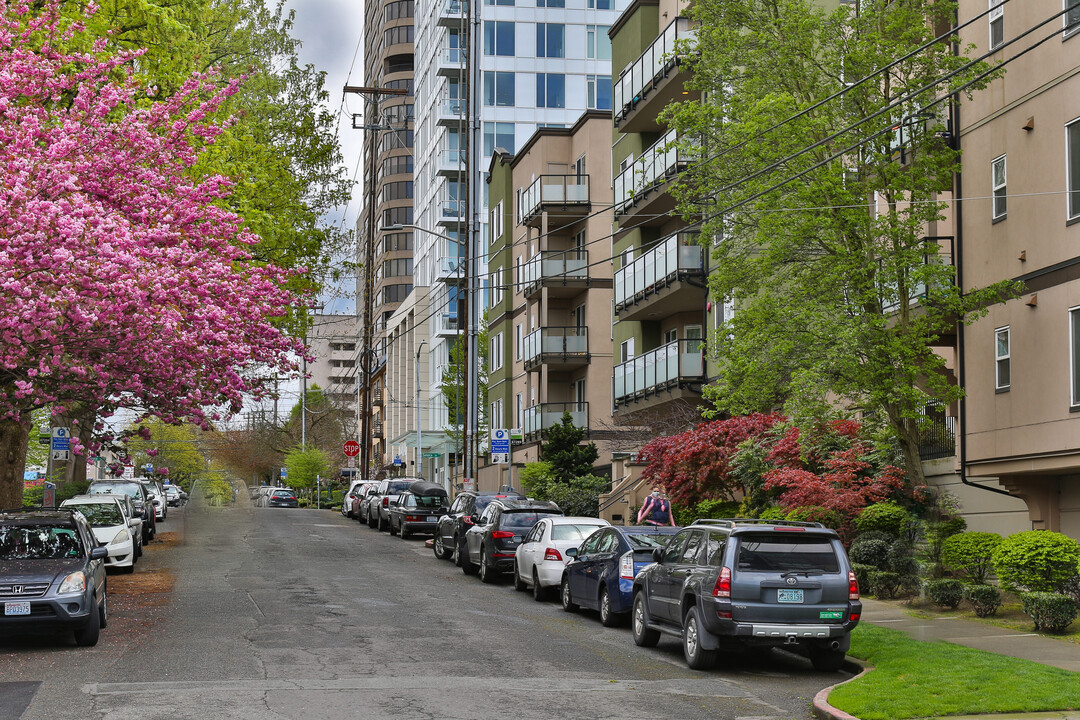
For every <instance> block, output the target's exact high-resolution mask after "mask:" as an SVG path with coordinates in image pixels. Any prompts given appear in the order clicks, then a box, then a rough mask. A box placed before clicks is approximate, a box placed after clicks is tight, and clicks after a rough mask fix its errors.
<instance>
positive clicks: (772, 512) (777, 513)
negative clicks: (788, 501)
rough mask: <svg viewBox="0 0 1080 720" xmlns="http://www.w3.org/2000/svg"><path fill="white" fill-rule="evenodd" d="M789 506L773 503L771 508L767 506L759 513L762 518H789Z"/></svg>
mask: <svg viewBox="0 0 1080 720" xmlns="http://www.w3.org/2000/svg"><path fill="white" fill-rule="evenodd" d="M787 514H788V511H787V508H782V507H780V506H779V505H773V506H772V507H770V508H765V509H764V510H762V511H761V513H760V514H759V515H758V518H760V519H761V520H787Z"/></svg>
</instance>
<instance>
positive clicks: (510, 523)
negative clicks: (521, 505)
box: [499, 510, 560, 528]
mask: <svg viewBox="0 0 1080 720" xmlns="http://www.w3.org/2000/svg"><path fill="white" fill-rule="evenodd" d="M549 517H560V515H558V514H557V513H545V512H536V511H535V510H519V511H514V510H509V511H506V512H504V513H503V516H502V522H500V523H499V524H500V525H501V526H502V527H505V528H531V527H532V526H533V525H535V524H536V523H538V522H540V521H541V520H543V519H544V518H549Z"/></svg>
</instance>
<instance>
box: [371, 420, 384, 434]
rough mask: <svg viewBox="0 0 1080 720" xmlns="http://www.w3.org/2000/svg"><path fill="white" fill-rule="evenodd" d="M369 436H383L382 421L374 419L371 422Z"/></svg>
mask: <svg viewBox="0 0 1080 720" xmlns="http://www.w3.org/2000/svg"><path fill="white" fill-rule="evenodd" d="M371 436H372V437H377V438H381V437H382V436H383V421H382V420H376V421H374V422H373V423H371Z"/></svg>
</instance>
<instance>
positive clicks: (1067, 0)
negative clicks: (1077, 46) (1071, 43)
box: [1061, 0, 1080, 37]
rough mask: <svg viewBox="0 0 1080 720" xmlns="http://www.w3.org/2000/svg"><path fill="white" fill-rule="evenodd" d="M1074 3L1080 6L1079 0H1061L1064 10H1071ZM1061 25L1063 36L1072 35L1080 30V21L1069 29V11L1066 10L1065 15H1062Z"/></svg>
mask: <svg viewBox="0 0 1080 720" xmlns="http://www.w3.org/2000/svg"><path fill="white" fill-rule="evenodd" d="M1074 5H1076V6H1080V3H1078V2H1077V0H1062V1H1061V9H1062V10H1069V9H1070V8H1071V7H1072V6H1074ZM1061 26H1062V28H1063V30H1062V33H1061V36H1062V37H1072V36H1073V35H1075V34H1076V33H1077V32H1080V23H1077V24H1076V25H1073V26H1072V29H1069V13H1068V12H1066V13H1065V14H1064V15H1062V16H1061Z"/></svg>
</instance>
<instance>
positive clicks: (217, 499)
mask: <svg viewBox="0 0 1080 720" xmlns="http://www.w3.org/2000/svg"><path fill="white" fill-rule="evenodd" d="M199 487H201V488H202V493H203V498H204V499H205V500H206V503H207V504H208V505H212V506H214V507H221V506H223V505H230V504H232V502H233V500H234V497H233V488H232V485H230V484H229V483H228V482H226V481H225V480H221V479H218V478H213V479H209V480H202V481H201V482H200V483H199Z"/></svg>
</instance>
